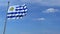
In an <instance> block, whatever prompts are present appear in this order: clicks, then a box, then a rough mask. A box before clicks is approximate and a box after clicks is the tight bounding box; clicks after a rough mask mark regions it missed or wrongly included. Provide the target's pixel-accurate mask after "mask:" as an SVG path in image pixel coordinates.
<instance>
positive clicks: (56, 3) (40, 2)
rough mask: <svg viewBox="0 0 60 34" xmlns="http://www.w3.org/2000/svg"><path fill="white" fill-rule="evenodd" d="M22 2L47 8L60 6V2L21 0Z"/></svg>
mask: <svg viewBox="0 0 60 34" xmlns="http://www.w3.org/2000/svg"><path fill="white" fill-rule="evenodd" d="M21 2H27V3H38V4H40V5H44V6H45V5H46V6H60V0H21Z"/></svg>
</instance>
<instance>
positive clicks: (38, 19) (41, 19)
mask: <svg viewBox="0 0 60 34" xmlns="http://www.w3.org/2000/svg"><path fill="white" fill-rule="evenodd" d="M33 20H37V21H44V20H46V19H45V18H36V19H33Z"/></svg>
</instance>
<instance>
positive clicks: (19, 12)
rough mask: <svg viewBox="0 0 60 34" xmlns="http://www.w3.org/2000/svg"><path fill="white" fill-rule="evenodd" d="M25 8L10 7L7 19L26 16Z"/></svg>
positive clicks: (24, 6) (22, 6) (18, 6)
mask: <svg viewBox="0 0 60 34" xmlns="http://www.w3.org/2000/svg"><path fill="white" fill-rule="evenodd" d="M26 12H27V6H26V5H25V4H24V5H21V6H20V5H15V6H10V7H9V9H8V13H7V18H8V19H19V18H22V17H24V16H26Z"/></svg>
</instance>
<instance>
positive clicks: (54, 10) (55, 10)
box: [42, 8, 59, 13]
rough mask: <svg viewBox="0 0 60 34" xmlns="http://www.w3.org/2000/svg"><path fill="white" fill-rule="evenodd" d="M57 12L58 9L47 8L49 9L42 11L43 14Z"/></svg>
mask: <svg viewBox="0 0 60 34" xmlns="http://www.w3.org/2000/svg"><path fill="white" fill-rule="evenodd" d="M58 11H59V10H58V9H54V8H49V9H46V10H45V11H42V12H43V13H55V12H58Z"/></svg>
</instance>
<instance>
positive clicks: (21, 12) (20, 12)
mask: <svg viewBox="0 0 60 34" xmlns="http://www.w3.org/2000/svg"><path fill="white" fill-rule="evenodd" d="M20 13H26V12H25V11H24V12H11V13H7V14H20Z"/></svg>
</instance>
